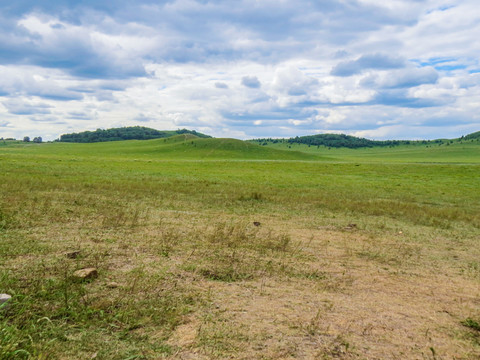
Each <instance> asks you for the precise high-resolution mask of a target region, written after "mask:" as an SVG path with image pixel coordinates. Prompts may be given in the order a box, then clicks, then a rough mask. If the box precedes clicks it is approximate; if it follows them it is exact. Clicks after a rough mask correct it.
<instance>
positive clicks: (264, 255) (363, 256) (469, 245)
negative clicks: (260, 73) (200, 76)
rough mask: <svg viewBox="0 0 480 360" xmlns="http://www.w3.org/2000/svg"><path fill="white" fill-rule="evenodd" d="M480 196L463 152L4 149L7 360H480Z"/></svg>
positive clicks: (128, 146)
mask: <svg viewBox="0 0 480 360" xmlns="http://www.w3.org/2000/svg"><path fill="white" fill-rule="evenodd" d="M479 190H480V145H479V144H478V143H473V142H471V143H454V144H451V145H450V146H437V147H427V146H403V145H402V146H400V147H397V148H372V149H356V150H349V149H327V148H316V147H315V148H314V147H311V148H309V147H308V146H303V145H295V146H292V147H291V148H289V147H288V146H284V145H283V144H282V145H280V144H279V145H273V144H272V145H268V146H259V145H255V144H252V143H249V142H243V141H239V140H232V139H199V138H196V137H195V136H192V135H181V136H176V137H172V138H168V139H157V140H144V141H135V140H132V141H119V142H110V143H94V144H74V143H68V144H67V143H45V144H31V143H22V142H14V141H7V142H4V143H1V142H0V194H1V196H0V293H8V294H10V295H12V300H11V301H10V302H9V303H8V305H9V306H8V307H5V308H3V309H0V359H158V358H167V359H217V358H218V359H225V358H232V359H478V358H479V357H480V325H479V322H480V291H479V290H480V286H479V285H480V246H479V245H480V244H479V243H480V191H479ZM73 252H75V255H74V256H73V255H71V254H72V253H73ZM76 252H78V253H76ZM90 267H94V268H96V269H97V271H98V277H97V278H94V279H91V280H88V281H79V280H78V279H76V278H75V277H73V273H74V272H75V271H76V270H78V269H82V268H90Z"/></svg>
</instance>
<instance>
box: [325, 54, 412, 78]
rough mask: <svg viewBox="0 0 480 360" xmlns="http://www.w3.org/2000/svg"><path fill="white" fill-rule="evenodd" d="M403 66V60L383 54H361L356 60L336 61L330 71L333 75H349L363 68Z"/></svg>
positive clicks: (380, 68)
mask: <svg viewBox="0 0 480 360" xmlns="http://www.w3.org/2000/svg"><path fill="white" fill-rule="evenodd" d="M404 66H405V60H403V59H402V58H399V57H390V56H388V55H385V54H368V55H362V56H361V57H359V58H358V59H356V60H352V61H343V62H340V63H338V64H337V65H336V66H335V67H334V68H333V69H332V71H331V74H332V75H334V76H351V75H355V74H359V73H361V72H362V71H364V70H369V69H375V70H384V69H398V68H402V67H404Z"/></svg>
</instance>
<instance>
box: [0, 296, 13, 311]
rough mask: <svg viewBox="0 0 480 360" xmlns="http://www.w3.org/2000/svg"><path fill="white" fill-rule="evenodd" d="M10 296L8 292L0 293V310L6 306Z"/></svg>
mask: <svg viewBox="0 0 480 360" xmlns="http://www.w3.org/2000/svg"><path fill="white" fill-rule="evenodd" d="M11 298H12V297H11V296H10V295H8V294H0V310H4V309H6V308H7V307H8V305H9V304H8V302H9V301H10V299H11Z"/></svg>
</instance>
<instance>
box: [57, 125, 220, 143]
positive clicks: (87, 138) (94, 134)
mask: <svg viewBox="0 0 480 360" xmlns="http://www.w3.org/2000/svg"><path fill="white" fill-rule="evenodd" d="M180 134H192V135H195V136H198V137H201V138H209V137H210V136H208V135H205V134H202V133H198V132H196V131H195V130H187V129H182V130H174V131H160V130H155V129H151V128H147V127H143V126H129V127H122V128H112V129H107V130H103V129H97V130H95V131H83V132H80V133H71V134H63V135H61V136H60V139H59V140H58V141H60V142H77V143H93V142H103V141H121V140H149V139H159V138H166V137H170V136H175V135H180Z"/></svg>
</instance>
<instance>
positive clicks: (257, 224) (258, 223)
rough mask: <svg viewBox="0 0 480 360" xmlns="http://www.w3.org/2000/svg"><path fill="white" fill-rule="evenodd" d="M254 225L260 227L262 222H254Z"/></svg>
mask: <svg viewBox="0 0 480 360" xmlns="http://www.w3.org/2000/svg"><path fill="white" fill-rule="evenodd" d="M253 225H255V226H260V225H261V224H260V221H254V222H253Z"/></svg>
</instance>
